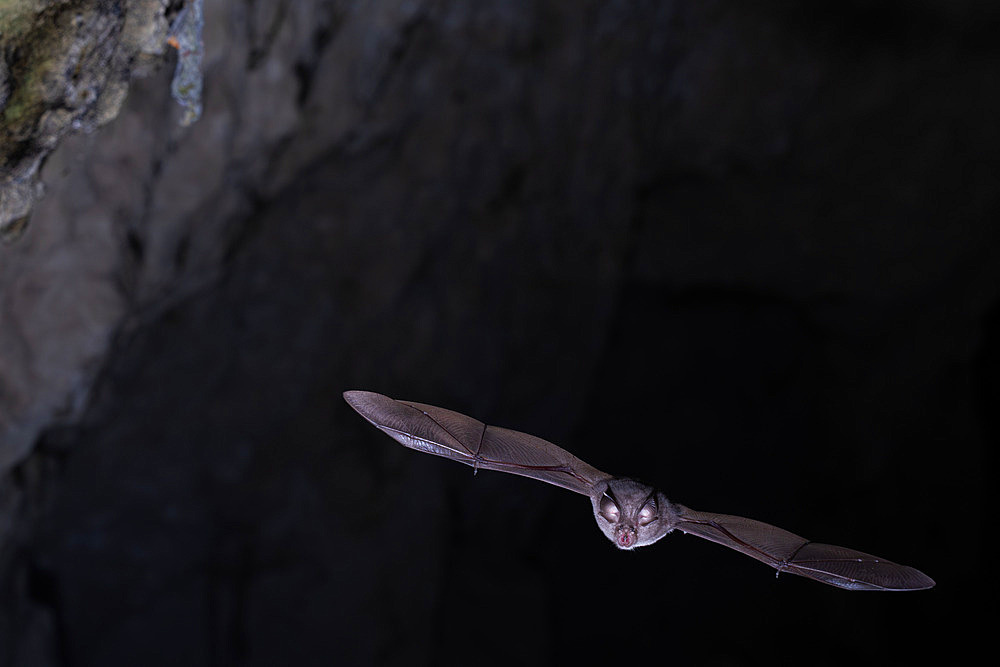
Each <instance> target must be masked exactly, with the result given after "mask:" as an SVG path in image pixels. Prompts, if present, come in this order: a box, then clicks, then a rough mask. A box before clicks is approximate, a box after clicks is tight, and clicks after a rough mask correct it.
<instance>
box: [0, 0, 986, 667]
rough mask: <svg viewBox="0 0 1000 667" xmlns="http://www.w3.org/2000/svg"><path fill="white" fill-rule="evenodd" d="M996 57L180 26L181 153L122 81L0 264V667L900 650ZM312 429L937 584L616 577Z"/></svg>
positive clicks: (978, 190) (497, 16)
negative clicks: (195, 104) (497, 441)
mask: <svg viewBox="0 0 1000 667" xmlns="http://www.w3.org/2000/svg"><path fill="white" fill-rule="evenodd" d="M164 6H165V5H164ZM996 19H997V17H996V16H995V15H993V14H991V13H990V11H989V10H988V9H979V8H978V6H977V5H975V4H973V3H933V2H925V3H921V4H919V5H916V6H913V7H910V8H908V9H907V10H906V11H905V12H904V11H903V10H901V9H898V8H896V7H895V6H894V5H893V4H892V3H876V5H874V6H871V5H865V6H864V7H862V6H861V5H860V4H851V3H847V4H843V3H837V4H833V3H819V4H816V5H814V6H811V7H809V8H808V9H806V8H795V7H790V6H788V5H787V4H786V3H778V2H768V3H758V4H757V5H756V6H754V7H747V6H745V3H736V2H722V1H720V2H705V3H679V2H677V3H674V2H666V3H616V2H588V3H580V4H576V5H572V6H564V5H563V4H562V3H554V2H545V3H518V2H514V3H493V4H489V5H485V4H484V5H477V6H475V7H473V6H471V5H470V4H468V3H452V2H382V3H368V4H356V3H338V2H319V1H316V2H299V3H291V2H274V3H263V2H252V1H247V2H235V1H234V2H227V3H221V2H220V3H208V4H207V6H206V22H205V35H204V39H205V49H206V52H205V61H204V68H205V75H206V78H205V88H204V95H205V97H204V113H203V116H202V118H201V119H200V120H198V121H197V122H196V123H194V124H193V125H191V126H189V127H181V126H179V125H178V124H177V120H178V118H179V117H180V116H181V115H182V110H180V109H179V108H177V106H176V105H175V104H174V103H173V101H172V100H171V98H170V92H169V87H170V78H171V76H172V73H173V70H172V60H169V59H168V60H167V61H166V62H165V63H163V65H162V66H161V67H160V68H159V69H155V70H153V69H151V71H149V72H147V74H148V76H146V77H145V78H140V79H137V80H132V81H131V83H130V90H129V93H128V97H127V98H126V99H125V100H124V102H123V104H122V106H121V109H120V112H119V113H118V115H117V117H116V118H114V120H113V121H111V122H110V123H108V124H107V125H104V126H103V127H100V128H97V127H96V126H95V127H94V128H93V129H92V131H90V132H89V133H80V134H74V135H70V136H67V137H65V138H63V139H62V141H61V143H60V144H59V146H58V148H57V149H56V150H55V151H54V152H52V153H51V155H49V156H48V157H47V159H45V160H44V164H43V167H42V169H41V177H42V180H43V181H44V183H45V185H46V189H47V194H46V196H45V197H44V198H42V199H41V200H39V201H38V203H37V204H36V205H35V210H34V212H33V214H32V217H31V220H30V224H29V225H28V226H27V228H26V230H25V231H24V233H23V236H21V237H20V238H19V239H17V240H16V241H15V242H14V243H12V244H9V245H6V246H2V247H0V316H2V319H0V349H2V351H3V353H2V355H0V460H2V461H3V467H4V477H3V481H2V482H0V539H2V540H3V545H2V547H0V576H2V580H0V581H2V590H3V595H2V597H0V600H2V601H0V664H12V665H27V664H53V665H58V664H64V665H69V664H72V665H90V664H94V665H115V664H129V665H132V664H151V665H155V664H177V663H179V662H181V661H186V662H188V663H191V664H206V665H207V664H276V663H291V664H294V663H301V664H330V663H331V662H337V663H341V662H342V663H345V664H402V663H405V664H414V663H416V664H453V663H456V664H457V663H463V662H465V663H467V661H468V658H469V656H472V655H475V656H476V658H477V662H482V663H483V664H501V663H503V664H509V663H511V662H514V663H520V664H542V663H546V664H547V663H551V662H554V661H561V660H562V659H569V658H572V657H574V656H579V655H585V656H587V657H588V658H590V659H594V658H603V657H605V656H612V655H620V654H621V652H622V651H625V652H626V653H628V654H631V653H632V652H635V653H640V652H643V651H644V650H645V649H647V648H649V647H650V646H655V645H656V642H657V639H656V638H657V637H659V636H661V633H663V632H665V631H666V632H668V633H671V634H672V636H674V637H676V640H675V641H674V642H672V643H671V649H670V651H671V652H672V653H673V655H674V657H675V658H676V659H678V660H681V661H688V662H695V661H697V660H699V659H700V660H703V661H705V662H716V663H723V664H725V663H735V664H756V663H761V662H773V661H777V662H778V663H785V662H791V661H792V660H799V659H801V656H802V655H811V656H813V658H811V659H810V661H812V662H816V663H818V664H843V663H844V662H846V661H848V660H850V661H851V662H856V663H861V664H865V663H867V662H875V661H878V660H885V659H906V658H907V657H912V656H917V655H920V656H926V655H928V654H931V653H932V652H933V651H937V650H944V648H945V646H946V645H947V643H948V641H949V633H948V632H947V631H945V628H951V627H952V626H953V623H954V621H955V619H954V618H948V617H946V616H945V611H946V610H949V609H951V610H955V609H957V608H958V607H959V606H960V605H961V604H962V598H961V594H962V591H963V590H968V589H970V588H972V589H974V588H975V587H977V586H980V585H983V583H984V579H988V578H987V577H986V576H985V575H983V574H982V572H983V571H984V569H985V567H986V561H985V554H986V553H987V550H988V543H989V541H990V539H991V538H989V537H988V536H984V535H983V531H982V530H981V526H982V525H983V523H984V522H986V521H987V519H986V517H987V516H988V515H989V511H990V510H989V508H990V507H991V505H990V504H989V503H990V502H991V501H990V500H989V493H988V492H989V488H990V485H991V476H992V470H993V469H994V468H993V463H994V461H995V458H994V456H993V454H992V453H991V451H992V450H991V449H990V446H989V445H990V444H991V443H992V442H993V441H995V438H996V434H997V429H996V414H995V409H996V408H995V406H996V404H997V400H996V399H997V388H996V387H997V385H996V382H995V380H994V378H995V377H996V369H997V359H998V354H997V349H998V341H1000V329H998V324H997V317H998V315H997V313H998V312H1000V307H998V305H997V304H998V292H1000V280H998V273H1000V263H998V259H1000V257H998V255H1000V244H998V241H1000V239H998V232H997V226H996V224H995V221H996V213H997V210H998V206H997V204H998V196H997V191H996V188H995V182H996V176H997V157H998V147H1000V146H998V144H1000V141H998V137H997V135H996V132H995V129H994V125H995V121H994V119H995V118H996V116H997V113H996V112H997V110H998V108H997V107H998V92H1000V91H998V90H997V87H998V85H1000V84H998V83H997V78H996V72H997V64H998V51H997V49H996V48H995V47H994V46H992V44H991V40H990V39H989V38H990V35H991V33H992V28H994V27H995V26H996ZM350 388H366V389H372V390H377V391H382V392H384V393H387V394H389V395H392V396H398V397H400V398H409V399H414V400H419V401H423V402H429V403H434V404H439V405H444V406H447V407H451V408H454V409H457V410H460V411H463V412H468V413H470V414H473V415H475V416H477V417H478V418H480V419H483V420H486V421H489V422H491V423H497V424H500V425H503V426H509V427H513V428H517V429H519V430H525V431H529V432H532V433H536V434H538V435H540V436H542V437H546V438H548V439H551V440H553V441H555V442H558V443H560V444H562V445H564V446H566V447H567V448H568V449H570V450H572V451H573V452H574V453H575V454H577V455H578V456H580V457H581V458H583V459H585V460H587V461H589V462H591V463H593V464H594V465H596V466H598V467H600V468H602V469H606V470H609V471H610V472H616V473H622V474H635V475H637V476H640V477H643V478H646V479H647V480H649V481H651V482H653V483H657V484H659V485H661V486H662V487H663V488H664V490H665V491H666V493H667V494H668V496H670V497H671V498H672V499H676V500H678V501H680V502H683V503H685V504H688V505H691V506H693V507H696V508H699V509H705V510H717V511H725V512H732V513H739V514H746V515H748V516H753V517H755V518H760V519H763V520H767V521H769V522H772V523H775V524H778V525H782V526H785V527H787V528H789V529H792V530H795V531H797V532H800V533H804V534H806V535H807V536H809V537H813V536H815V537H816V538H817V539H819V540H820V541H830V542H842V543H844V544H847V545H848V546H854V547H857V548H860V549H862V550H867V551H872V552H874V553H879V554H882V553H884V554H885V555H886V556H887V557H889V558H892V559H894V560H900V561H902V562H905V563H908V564H912V565H915V566H917V567H920V568H921V569H924V570H925V571H927V572H928V573H929V574H930V575H931V576H933V577H934V578H935V579H937V581H938V584H939V585H938V588H937V589H935V590H934V591H932V592H930V593H926V594H918V595H914V596H912V597H911V596H903V597H902V598H901V597H893V596H889V597H886V596H883V597H877V596H876V597H877V599H873V598H871V597H866V596H861V599H859V598H858V597H857V596H852V595H850V594H846V593H842V592H839V591H834V590H832V589H830V590H826V589H825V588H823V587H820V586H819V585H817V584H811V583H810V582H804V581H794V580H791V579H792V578H791V577H782V578H780V579H779V580H778V582H777V583H775V581H774V578H773V576H772V575H770V573H769V572H768V571H767V570H766V569H764V568H762V567H761V566H760V565H759V564H756V563H753V562H747V563H744V562H742V561H741V560H740V559H739V557H738V556H735V555H733V554H731V553H715V552H716V548H715V547H712V546H710V545H707V544H705V545H703V544H695V543H694V542H695V541H694V540H688V539H683V538H676V539H672V538H671V537H668V538H667V539H666V540H664V542H662V543H660V544H658V545H657V546H656V547H654V548H651V549H645V550H641V551H638V552H636V553H634V554H621V553H618V552H616V551H614V550H613V549H612V548H611V547H610V545H608V544H607V543H606V542H605V541H604V539H603V538H602V537H601V536H600V535H599V534H598V533H597V531H595V530H594V528H593V525H592V523H591V522H592V519H591V518H590V517H589V514H588V513H587V510H586V509H585V506H584V505H583V504H582V502H581V501H580V499H579V498H574V497H564V496H569V494H564V493H562V492H560V491H558V490H556V489H554V488H546V487H543V486H541V485H537V484H534V485H533V484H532V483H530V482H527V481H524V480H520V479H508V478H506V477H504V476H501V475H496V474H494V475H490V474H480V475H477V476H475V477H472V476H471V475H468V473H467V471H466V470H464V469H455V468H459V467H458V466H449V465H448V464H445V463H443V462H439V461H436V460H423V459H424V458H427V457H418V456H416V455H414V454H412V453H410V452H406V451H402V450H401V449H400V448H398V446H396V445H394V444H393V443H391V441H389V440H388V439H386V438H384V437H383V436H380V435H379V434H378V433H376V432H374V431H373V430H372V429H370V428H369V427H368V426H367V425H365V424H364V423H363V422H361V420H360V419H358V418H357V416H356V415H354V414H353V413H351V412H350V411H349V409H348V408H346V406H344V405H343V404H342V402H341V400H340V398H339V396H340V392H342V391H343V390H345V389H350ZM959 535H960V536H965V537H963V539H962V540H957V539H956V536H959ZM968 536H972V537H968ZM719 551H722V550H719ZM956 562H960V563H961V564H962V565H961V567H958V568H956V567H955V565H954V564H955V563H956ZM622 606H626V607H628V606H631V607H632V608H631V610H630V611H629V612H628V613H626V614H624V615H622V616H619V615H618V614H617V612H616V610H617V609H620V608H621V607H622ZM790 610H802V611H801V612H799V611H790ZM609 619H610V620H609ZM964 620H967V621H968V622H969V623H970V625H969V627H971V628H973V629H975V628H985V627H988V624H989V623H990V622H991V620H990V617H989V616H986V617H979V618H976V619H972V618H969V619H964ZM994 620H995V619H994ZM609 623H610V625H611V628H610V629H609ZM620 625H624V626H625V628H624V629H623V628H622V627H620ZM932 628H933V629H934V635H933V636H934V639H933V640H931V639H928V641H927V644H926V645H924V646H919V647H917V646H913V643H912V641H911V638H912V636H914V635H915V634H920V633H921V632H924V633H925V635H924V636H925V637H930V635H931V629H932ZM664 629H666V630H664ZM622 633H624V635H623V634H622ZM972 634H975V633H974V632H973V633H972ZM622 636H627V637H628V640H627V642H626V643H625V644H624V645H623V644H622V641H623V640H621V637H622ZM510 637H515V638H516V639H511V640H505V639H504V638H510ZM623 646H624V648H623ZM817 646H820V647H822V648H821V650H819V651H816V647H817ZM965 648H967V649H972V648H974V642H973V643H970V644H967V645H965ZM807 651H813V652H812V653H807ZM824 661H825V662H824Z"/></svg>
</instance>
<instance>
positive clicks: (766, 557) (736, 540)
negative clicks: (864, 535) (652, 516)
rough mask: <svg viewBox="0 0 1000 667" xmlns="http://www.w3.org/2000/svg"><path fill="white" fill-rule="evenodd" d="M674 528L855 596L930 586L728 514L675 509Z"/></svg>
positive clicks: (916, 576) (912, 574) (910, 571)
mask: <svg viewBox="0 0 1000 667" xmlns="http://www.w3.org/2000/svg"><path fill="white" fill-rule="evenodd" d="M674 508H675V509H676V510H677V516H676V517H675V522H676V523H675V525H674V528H676V529H677V530H680V531H682V532H685V533H688V534H690V535H697V536H698V537H703V538H705V539H706V540H711V541H712V542H715V543H717V544H721V545H723V546H727V547H729V548H730V549H736V550H737V551H742V552H743V553H745V554H746V555H748V556H750V557H752V558H756V559H757V560H759V561H761V562H763V563H767V564H768V565H770V566H771V567H773V568H775V569H776V570H778V572H789V573H791V574H797V575H800V576H803V577H809V578H810V579H815V580H816V581H822V582H823V583H825V584H830V585H831V586H837V587H839V588H847V589H850V590H858V591H916V590H922V589H925V588H931V587H932V586H934V580H933V579H931V578H930V577H928V576H927V575H926V574H924V573H923V572H921V571H920V570H916V569H914V568H912V567H907V566H906V565H898V564H896V563H893V562H891V561H887V560H885V559H883V558H878V557H876V556H872V555H870V554H866V553H861V552H860V551H854V550H853V549H846V548H844V547H837V546H833V545H831V544H817V543H815V542H810V541H809V540H807V539H805V538H803V537H799V536H798V535H794V534H792V533H789V532H788V531H787V530H782V529H781V528H778V527H776V526H772V525H770V524H766V523H763V522H761V521H754V520H753V519H744V518H743V517H739V516H730V515H728V514H710V513H708V512H696V511H694V510H692V509H690V508H687V507H684V506H683V505H675V506H674Z"/></svg>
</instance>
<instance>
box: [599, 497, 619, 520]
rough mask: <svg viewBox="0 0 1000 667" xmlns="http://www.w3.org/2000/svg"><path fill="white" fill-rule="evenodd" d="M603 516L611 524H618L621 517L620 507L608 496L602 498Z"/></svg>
mask: <svg viewBox="0 0 1000 667" xmlns="http://www.w3.org/2000/svg"><path fill="white" fill-rule="evenodd" d="M601 516H603V517H604V518H605V519H607V520H608V521H610V522H611V523H618V518H619V517H620V516H621V511H619V509H618V505H617V504H616V503H615V501H614V500H612V499H611V498H609V497H608V496H604V497H603V498H601Z"/></svg>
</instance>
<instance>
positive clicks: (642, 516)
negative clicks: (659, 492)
mask: <svg viewBox="0 0 1000 667" xmlns="http://www.w3.org/2000/svg"><path fill="white" fill-rule="evenodd" d="M654 521H656V501H654V500H650V501H649V502H648V503H646V504H645V505H643V506H642V509H641V510H639V525H640V526H645V525H647V524H650V523H652V522H654Z"/></svg>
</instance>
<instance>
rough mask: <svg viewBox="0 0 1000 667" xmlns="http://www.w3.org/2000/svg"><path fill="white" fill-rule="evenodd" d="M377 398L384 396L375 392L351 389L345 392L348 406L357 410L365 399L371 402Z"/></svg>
mask: <svg viewBox="0 0 1000 667" xmlns="http://www.w3.org/2000/svg"><path fill="white" fill-rule="evenodd" d="M375 397H380V398H383V396H382V394H376V393H375V392H374V391H363V390H361V389H349V390H347V391H345V392H344V400H345V401H347V404H348V405H350V406H351V407H352V408H356V407H357V406H358V405H359V404H361V403H363V402H364V401H365V399H368V400H371V399H372V398H375Z"/></svg>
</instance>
